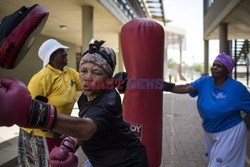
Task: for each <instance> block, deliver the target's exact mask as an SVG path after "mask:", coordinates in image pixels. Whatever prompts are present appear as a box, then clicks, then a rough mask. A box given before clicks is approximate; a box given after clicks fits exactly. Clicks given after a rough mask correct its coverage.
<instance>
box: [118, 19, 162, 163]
mask: <svg viewBox="0 0 250 167" xmlns="http://www.w3.org/2000/svg"><path fill="white" fill-rule="evenodd" d="M121 48H122V55H123V60H124V64H125V68H126V71H127V75H128V81H127V88H126V92H125V95H124V99H123V111H124V118H125V120H126V121H127V122H128V123H129V124H130V128H131V130H132V131H133V132H134V133H135V134H136V135H137V136H138V137H139V138H140V139H141V141H142V143H143V144H144V145H145V146H146V148H147V153H148V157H149V164H150V166H151V167H156V166H160V164H161V154H162V96H163V93H162V86H163V55H164V29H163V27H162V26H161V25H160V24H159V23H157V22H155V21H153V20H151V19H133V20H131V21H130V22H128V23H126V24H125V25H124V26H123V27H122V29H121Z"/></svg>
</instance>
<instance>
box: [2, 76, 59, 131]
mask: <svg viewBox="0 0 250 167" xmlns="http://www.w3.org/2000/svg"><path fill="white" fill-rule="evenodd" d="M0 106H1V109H0V126H12V125H14V124H16V125H18V126H21V127H28V128H38V129H43V130H50V129H51V128H52V127H53V123H54V121H55V119H56V108H55V107H54V106H52V105H50V104H47V103H44V102H42V101H39V100H34V99H31V95H30V92H29V91H28V89H27V87H26V85H25V84H24V83H22V82H21V81H19V80H17V79H13V78H2V79H0Z"/></svg>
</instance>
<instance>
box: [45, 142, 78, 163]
mask: <svg viewBox="0 0 250 167" xmlns="http://www.w3.org/2000/svg"><path fill="white" fill-rule="evenodd" d="M77 148H78V146H76V145H75V142H74V140H73V139H72V138H70V137H65V138H64V140H63V141H62V144H61V145H60V147H55V148H54V149H53V150H52V151H51V152H50V154H49V162H50V165H51V167H68V166H70V167H77V166H78V158H77V156H76V155H75V154H74V153H75V151H76V150H77Z"/></svg>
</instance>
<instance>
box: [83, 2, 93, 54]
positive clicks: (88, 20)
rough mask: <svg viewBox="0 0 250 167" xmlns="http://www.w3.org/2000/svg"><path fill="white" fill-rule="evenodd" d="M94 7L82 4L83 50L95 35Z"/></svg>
mask: <svg viewBox="0 0 250 167" xmlns="http://www.w3.org/2000/svg"><path fill="white" fill-rule="evenodd" d="M93 24H94V23H93V7H92V6H82V47H83V51H84V50H85V49H86V48H87V46H88V45H89V43H90V41H91V40H92V39H93V37H94V33H93V31H94V30H93V27H94V25H93Z"/></svg>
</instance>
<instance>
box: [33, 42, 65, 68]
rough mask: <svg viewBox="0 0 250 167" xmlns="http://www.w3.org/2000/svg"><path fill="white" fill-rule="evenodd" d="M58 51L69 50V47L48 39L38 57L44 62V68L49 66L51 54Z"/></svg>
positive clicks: (40, 49)
mask: <svg viewBox="0 0 250 167" xmlns="http://www.w3.org/2000/svg"><path fill="white" fill-rule="evenodd" d="M57 49H65V50H66V51H68V50H69V47H68V46H64V45H62V44H61V43H59V42H58V41H57V40H55V39H48V40H47V41H45V42H44V43H43V44H42V45H41V46H40V48H39V50H38V56H39V57H40V59H41V60H42V61H43V67H45V66H46V65H47V64H49V59H50V56H51V54H52V53H53V52H54V51H56V50H57Z"/></svg>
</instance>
